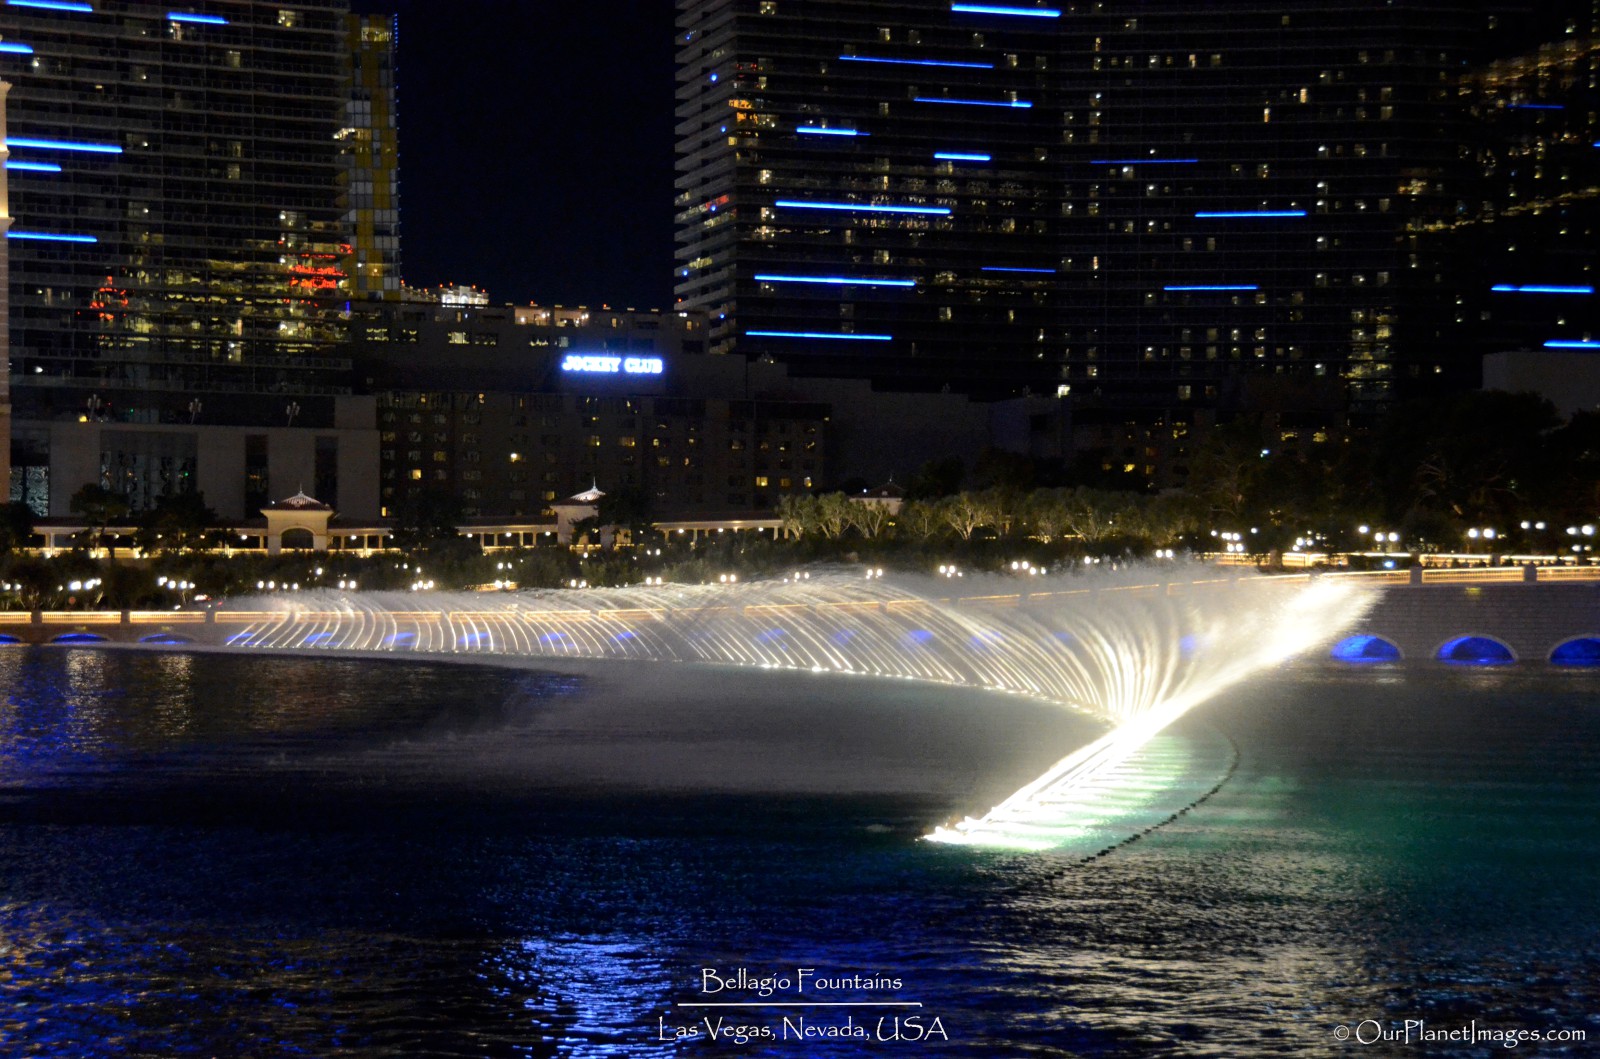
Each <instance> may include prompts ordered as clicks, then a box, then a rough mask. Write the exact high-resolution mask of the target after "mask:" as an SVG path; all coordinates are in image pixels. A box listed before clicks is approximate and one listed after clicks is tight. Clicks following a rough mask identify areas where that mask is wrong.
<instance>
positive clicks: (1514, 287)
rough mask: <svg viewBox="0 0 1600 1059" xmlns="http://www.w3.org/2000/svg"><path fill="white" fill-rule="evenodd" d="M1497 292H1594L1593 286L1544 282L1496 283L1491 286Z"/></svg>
mask: <svg viewBox="0 0 1600 1059" xmlns="http://www.w3.org/2000/svg"><path fill="white" fill-rule="evenodd" d="M1489 289H1490V290H1492V291H1494V292H1495V293H1496V294H1593V293H1594V288H1593V287H1558V286H1551V285H1548V284H1542V283H1527V284H1521V285H1518V284H1515V283H1496V284H1495V285H1494V286H1492V287H1490V288H1489Z"/></svg>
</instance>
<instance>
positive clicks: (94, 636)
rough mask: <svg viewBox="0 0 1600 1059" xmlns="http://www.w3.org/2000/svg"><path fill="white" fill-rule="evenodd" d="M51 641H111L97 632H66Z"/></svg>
mask: <svg viewBox="0 0 1600 1059" xmlns="http://www.w3.org/2000/svg"><path fill="white" fill-rule="evenodd" d="M50 642H51V643H65V644H73V643H109V642H110V641H109V640H108V639H107V638H106V637H104V636H101V635H100V634H99V633H97V632H64V633H62V634H61V635H60V636H57V637H56V638H55V639H53V640H51V641H50Z"/></svg>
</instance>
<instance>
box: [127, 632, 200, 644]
mask: <svg viewBox="0 0 1600 1059" xmlns="http://www.w3.org/2000/svg"><path fill="white" fill-rule="evenodd" d="M139 642H140V643H153V644H185V643H194V641H193V640H191V639H189V638H188V637H187V636H179V635H178V634H177V633H175V632H153V633H151V634H150V635H149V636H141V637H139Z"/></svg>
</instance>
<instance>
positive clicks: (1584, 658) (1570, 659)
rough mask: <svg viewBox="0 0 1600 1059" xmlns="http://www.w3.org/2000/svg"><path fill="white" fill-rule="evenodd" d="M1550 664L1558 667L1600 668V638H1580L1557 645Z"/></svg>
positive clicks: (1552, 652)
mask: <svg viewBox="0 0 1600 1059" xmlns="http://www.w3.org/2000/svg"><path fill="white" fill-rule="evenodd" d="M1550 664H1551V665H1557V666H1600V636H1579V637H1577V638H1575V639H1571V640H1568V641H1566V642H1565V643H1561V644H1557V645H1556V648H1555V650H1553V651H1551V652H1550Z"/></svg>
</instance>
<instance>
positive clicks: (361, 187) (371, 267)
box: [339, 15, 401, 301]
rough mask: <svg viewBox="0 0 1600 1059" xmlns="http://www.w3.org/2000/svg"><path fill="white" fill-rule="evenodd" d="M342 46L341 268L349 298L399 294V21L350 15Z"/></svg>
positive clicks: (371, 297) (385, 298) (395, 295)
mask: <svg viewBox="0 0 1600 1059" xmlns="http://www.w3.org/2000/svg"><path fill="white" fill-rule="evenodd" d="M347 26H348V28H347V33H348V37H347V40H346V48H347V49H348V51H349V54H350V87H349V89H348V90H347V91H346V93H345V104H344V105H345V124H344V127H343V128H341V129H340V130H339V140H340V144H341V146H342V148H343V154H342V156H341V157H342V160H343V162H344V169H345V184H344V188H343V193H342V195H341V200H342V205H343V207H344V227H345V230H346V231H347V232H349V233H350V246H351V255H350V260H349V262H348V266H347V268H346V271H347V272H348V274H349V278H350V293H351V294H352V295H353V296H354V297H355V298H357V299H363V300H365V299H379V300H388V301H392V300H395V299H398V298H399V297H400V292H401V273H400V126H399V122H398V121H397V119H396V115H395V81H394V51H395V45H396V40H395V38H396V35H397V33H398V32H399V20H398V19H396V18H394V17H393V16H379V15H351V16H349V19H348V23H347Z"/></svg>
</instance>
